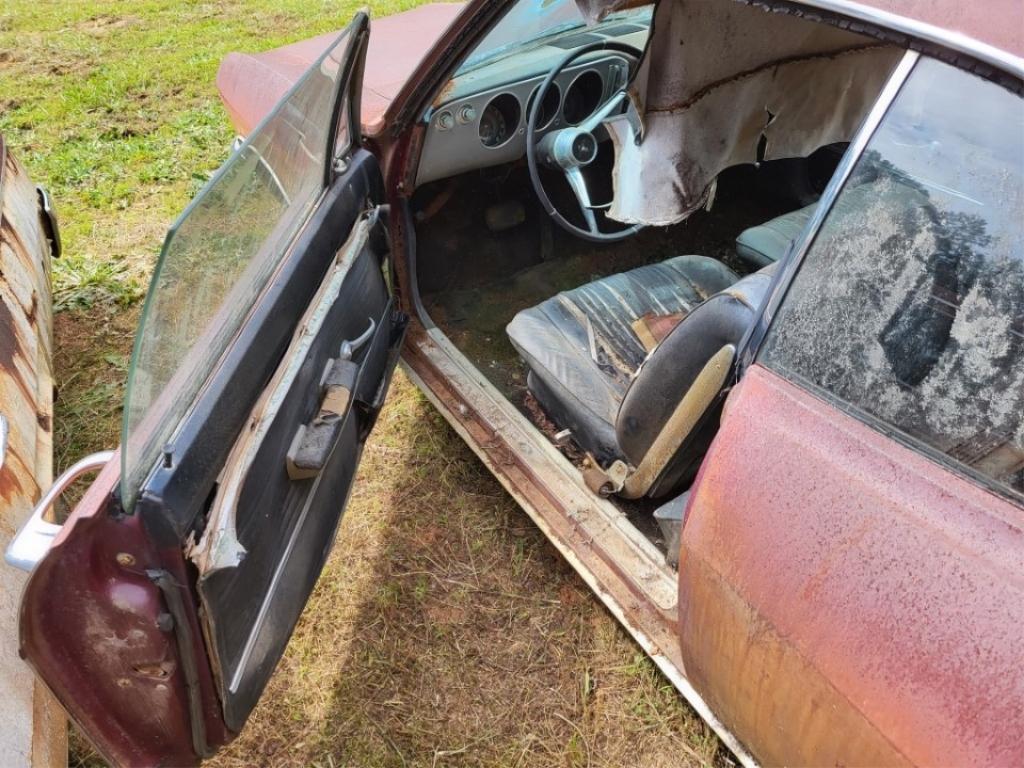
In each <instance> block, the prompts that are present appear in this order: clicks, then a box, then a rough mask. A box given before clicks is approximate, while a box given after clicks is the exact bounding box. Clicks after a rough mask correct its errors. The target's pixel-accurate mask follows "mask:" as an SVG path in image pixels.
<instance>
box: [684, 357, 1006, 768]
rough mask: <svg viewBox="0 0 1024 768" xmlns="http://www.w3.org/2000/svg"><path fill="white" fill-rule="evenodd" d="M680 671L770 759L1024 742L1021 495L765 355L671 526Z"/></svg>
mask: <svg viewBox="0 0 1024 768" xmlns="http://www.w3.org/2000/svg"><path fill="white" fill-rule="evenodd" d="M679 589H680V599H679V606H680V639H681V644H682V649H683V658H684V663H685V666H686V671H687V675H688V676H689V677H690V678H691V679H692V681H693V682H694V685H695V686H696V687H697V688H698V690H700V691H701V692H702V693H704V695H705V696H706V698H707V700H708V702H709V704H711V706H712V709H714V710H715V711H716V712H717V713H718V714H719V715H720V716H721V717H722V719H723V720H724V721H725V722H726V724H727V725H729V726H730V727H731V728H733V729H734V731H735V733H736V734H737V736H739V738H740V739H741V740H742V741H744V742H745V743H746V744H748V745H750V746H751V747H752V748H753V749H754V750H755V752H756V754H757V755H758V757H759V758H760V759H762V760H763V761H764V762H767V763H787V764H797V763H799V764H826V763H827V764H852V763H875V764H899V763H903V762H909V763H914V764H922V765H925V764H936V765H937V764H942V765H1010V764H1016V763H1018V762H1019V761H1020V759H1021V756H1022V755H1024V644H1022V643H1021V627H1022V626H1024V509H1022V508H1021V507H1020V506H1017V505H1015V504H1012V503H1010V502H1009V501H1007V500H1005V499H1003V498H1001V497H999V496H996V495H994V494H992V493H990V492H988V491H986V490H984V489H982V488H980V487H978V486H976V485H975V484H973V483H971V482H969V481H967V480H965V479H964V478H962V477H961V476H959V475H957V474H955V473H954V472H952V471H950V470H948V469H946V468H944V467H943V466H941V465H939V464H937V463H935V462H932V461H930V460H928V459H926V458H924V457H923V456H921V455H919V454H917V453H915V452H914V451H912V450H910V449H909V448H906V447H904V446H902V445H900V444H899V443H897V442H896V441H894V440H892V439H891V438H888V437H886V436H884V435H882V434H881V433H879V432H877V431H875V430H874V429H871V428H870V427H868V426H867V425H865V424H863V423H861V422H860V421H858V420H856V419H854V418H853V417H851V416H849V415H846V414H844V413H842V412H840V411H839V410H837V409H836V408H834V407H832V406H830V405H828V404H826V403H824V402H823V401H821V400H818V399H817V398H815V397H814V396H812V395H810V394H809V393H807V392H805V391H803V390H801V389H799V388H797V387H796V386H794V385H792V384H790V383H789V382H787V381H785V380H783V379H781V378H779V377H778V376H777V375H775V374H773V373H772V372H770V371H767V370H765V369H763V368H761V367H758V366H755V367H753V368H751V369H750V370H749V371H748V372H747V374H746V376H745V377H744V379H743V381H742V383H741V384H740V385H739V386H738V387H737V389H736V390H735V391H734V392H733V394H732V395H731V397H730V400H729V405H728V410H727V412H726V415H725V418H724V420H723V424H722V429H721V431H720V432H719V434H718V437H717V438H716V440H715V443H714V445H713V447H712V450H711V452H710V453H709V454H708V457H707V459H706V460H705V464H704V470H703V474H702V476H701V477H700V479H699V482H698V483H697V485H696V487H695V490H694V493H693V496H692V501H691V506H690V510H689V518H688V520H687V523H686V527H685V529H684V531H683V542H682V557H681V561H680V587H679Z"/></svg>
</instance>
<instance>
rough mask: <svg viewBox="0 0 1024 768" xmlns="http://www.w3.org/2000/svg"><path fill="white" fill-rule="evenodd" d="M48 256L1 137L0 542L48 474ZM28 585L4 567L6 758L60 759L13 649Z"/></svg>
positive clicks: (0, 640) (50, 713) (60, 737)
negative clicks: (1, 427)
mask: <svg viewBox="0 0 1024 768" xmlns="http://www.w3.org/2000/svg"><path fill="white" fill-rule="evenodd" d="M49 254H50V246H49V243H48V241H47V240H46V237H45V235H44V233H43V229H42V226H41V222H40V219H39V209H38V198H37V194H36V188H35V186H34V185H33V184H32V183H31V181H29V178H28V176H27V175H26V173H25V171H24V169H23V168H22V167H21V166H20V165H19V164H18V163H17V162H16V161H15V159H14V157H13V155H11V154H10V153H8V152H7V151H6V147H5V145H4V143H3V138H2V137H0V414H2V415H3V416H4V417H5V418H6V419H7V422H8V425H9V430H10V431H9V435H8V444H7V450H6V453H5V455H4V457H3V462H2V465H0V549H3V548H6V546H7V544H8V542H9V541H10V538H11V536H12V535H13V534H14V532H15V531H16V530H17V529H18V527H20V525H21V524H22V523H23V522H24V521H25V520H26V519H27V518H28V516H29V513H30V512H31V510H32V506H33V504H34V503H35V501H36V500H37V499H38V498H39V495H40V490H41V489H45V488H46V487H48V486H49V484H50V481H51V480H52V473H53V466H52V462H53V444H52V437H53V435H52V426H53V377H52V373H51V368H50V365H51V359H52V353H53V348H52V343H51V328H52V315H51V311H50V266H49V264H50V256H49ZM23 586H24V574H22V573H21V572H20V571H16V570H14V569H13V568H0V649H2V658H0V691H3V692H4V695H3V697H2V698H0V722H3V723H4V728H3V734H2V735H0V764H3V765H15V764H18V765H22V764H25V765H33V766H36V765H60V764H63V763H64V762H65V753H66V736H65V733H64V717H63V713H61V712H60V709H59V707H57V705H56V703H55V702H54V701H53V699H52V697H51V696H50V695H49V694H48V693H47V692H46V691H45V689H44V688H43V686H42V685H40V684H39V683H37V682H36V681H35V679H34V676H33V675H32V672H31V670H30V669H29V668H28V667H26V666H25V665H24V664H23V663H22V662H21V660H20V659H19V658H18V656H17V653H16V647H15V638H16V637H17V606H18V600H19V598H20V595H21V590H22V588H23Z"/></svg>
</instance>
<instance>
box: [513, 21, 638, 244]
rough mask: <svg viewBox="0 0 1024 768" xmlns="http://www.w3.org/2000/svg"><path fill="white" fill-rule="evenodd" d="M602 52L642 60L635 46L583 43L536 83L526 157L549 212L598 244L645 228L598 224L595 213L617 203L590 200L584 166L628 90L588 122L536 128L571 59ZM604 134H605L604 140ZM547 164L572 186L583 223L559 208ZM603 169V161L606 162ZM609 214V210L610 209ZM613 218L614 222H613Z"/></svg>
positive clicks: (528, 117)
mask: <svg viewBox="0 0 1024 768" xmlns="http://www.w3.org/2000/svg"><path fill="white" fill-rule="evenodd" d="M597 51H601V52H603V53H606V54H607V53H610V52H616V53H620V54H623V55H625V56H626V57H627V58H629V59H631V60H632V61H634V62H635V61H639V60H640V58H641V56H642V53H641V51H640V50H639V49H637V48H634V47H633V46H629V45H625V44H624V43H617V42H609V41H603V42H600V43H591V44H589V45H584V46H582V47H580V48H577V49H576V50H574V51H572V52H571V53H569V54H568V55H566V57H565V58H564V59H562V61H561V62H559V64H558V65H556V66H555V68H554V69H553V70H552V71H551V72H550V73H549V74H548V76H547V77H546V78H545V79H544V82H542V83H541V84H540V86H538V87H537V90H536V91H535V92H534V94H533V96H532V97H531V101H532V107H530V108H529V109H528V110H527V115H526V160H527V165H528V167H529V169H530V181H531V183H532V184H533V189H534V191H535V192H536V193H537V199H538V200H539V201H540V204H541V206H542V207H543V209H544V210H545V211H546V212H547V214H548V215H549V216H551V218H552V219H553V220H554V221H555V223H557V224H558V226H560V227H562V228H563V229H564V230H566V231H567V232H571V233H572V234H573V235H576V236H577V237H581V238H583V239H584V240H591V241H594V242H602V243H603V242H614V241H616V240H623V239H625V238H627V237H632V236H633V235H635V234H636V233H637V232H638V231H639V230H640V229H641V225H639V224H634V225H632V226H628V225H627V226H623V227H622V228H618V227H617V225H616V224H614V223H612V224H610V225H608V226H607V227H606V229H608V228H610V229H611V231H602V230H601V228H600V226H598V219H599V218H601V217H599V216H597V214H596V212H597V211H599V210H606V209H608V208H610V207H612V204H611V203H604V204H598V205H595V204H594V203H593V201H592V200H591V199H590V189H589V187H588V186H587V179H586V174H585V172H584V168H586V167H587V166H589V165H591V164H592V163H593V162H594V160H595V159H596V158H597V155H598V142H599V141H602V140H603V139H606V138H607V137H600V134H599V135H598V136H595V135H594V131H595V130H597V129H599V128H601V126H602V124H603V123H604V122H605V121H606V120H607V119H608V118H609V117H611V116H612V115H614V114H617V112H621V111H622V108H623V105H624V104H625V103H626V100H627V98H628V94H627V92H626V89H625V88H623V89H621V90H618V91H616V92H615V93H613V94H612V95H611V97H609V98H608V99H607V100H606V101H605V102H604V103H603V104H601V105H600V106H598V107H597V109H595V110H594V112H593V114H591V115H590V116H589V117H587V118H586V119H585V120H583V121H582V122H581V123H580V124H579V125H575V126H566V127H564V128H561V129H559V130H554V131H550V130H549V131H547V132H544V131H542V130H540V129H538V127H537V121H538V116H539V114H540V105H541V104H543V103H544V98H545V96H546V95H547V93H548V90H549V89H550V88H551V87H552V86H553V84H554V82H555V80H556V78H557V77H558V76H559V75H561V74H562V72H563V71H565V69H566V67H568V66H569V65H570V64H571V63H572V62H574V61H575V60H577V59H578V58H580V57H581V56H586V55H587V54H590V53H595V52H597ZM599 137H600V138H599ZM542 162H543V163H544V165H545V166H546V167H548V168H558V169H561V171H562V173H563V174H564V175H565V179H566V181H567V182H568V183H569V186H570V187H571V188H572V191H573V195H574V196H575V197H576V202H577V204H578V205H579V209H580V212H581V214H582V215H583V221H584V226H580V225H578V224H576V223H574V222H571V221H569V220H568V219H566V218H565V216H563V215H562V214H561V213H559V211H558V209H557V208H556V207H555V205H554V203H552V201H551V198H550V197H549V196H548V193H547V191H545V189H544V184H543V182H542V181H541V177H540V167H541V163H542ZM602 167H603V164H602ZM605 216H607V213H605ZM609 221H610V220H609Z"/></svg>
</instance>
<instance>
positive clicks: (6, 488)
mask: <svg viewBox="0 0 1024 768" xmlns="http://www.w3.org/2000/svg"><path fill="white" fill-rule="evenodd" d="M24 495H25V487H24V486H23V485H22V484H21V481H19V480H18V475H17V473H16V472H13V471H11V470H10V468H8V469H0V499H3V500H4V501H5V502H8V503H10V502H11V500H12V499H16V498H20V497H22V496H24Z"/></svg>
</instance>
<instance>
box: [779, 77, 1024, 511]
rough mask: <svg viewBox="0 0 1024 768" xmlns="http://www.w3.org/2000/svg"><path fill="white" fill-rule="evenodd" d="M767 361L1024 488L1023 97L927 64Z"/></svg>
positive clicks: (884, 131) (817, 255) (880, 135)
mask: <svg viewBox="0 0 1024 768" xmlns="http://www.w3.org/2000/svg"><path fill="white" fill-rule="evenodd" d="M760 359H761V361H762V362H763V363H765V364H766V365H767V366H769V367H771V368H773V369H775V370H777V371H779V372H780V373H782V374H783V375H785V376H787V377H789V378H791V379H794V380H797V381H799V382H802V383H807V384H810V385H811V386H812V388H819V389H820V390H824V391H825V392H826V393H828V395H830V396H832V398H833V399H834V400H836V401H838V402H839V404H840V405H845V406H847V407H849V408H851V409H852V410H853V411H854V412H855V413H866V414H869V415H870V416H871V417H874V418H873V419H868V421H869V422H872V421H873V422H874V423H875V424H876V425H877V426H881V427H882V428H883V429H886V430H887V431H889V430H891V431H893V432H894V433H895V434H896V435H897V436H902V438H904V439H909V440H910V441H911V442H912V443H917V444H923V445H924V446H927V448H928V449H930V451H933V452H937V454H933V455H936V456H937V457H938V456H939V455H941V456H942V457H944V459H945V460H946V461H947V462H949V461H951V462H952V464H953V465H954V466H958V467H961V468H963V469H966V470H967V471H968V472H969V473H970V474H973V475H974V476H975V477H978V478H983V479H984V480H986V481H988V482H991V483H995V484H996V487H998V488H999V489H1001V490H1002V491H1004V492H1008V493H1009V494H1011V495H1018V496H1024V100H1022V99H1021V98H1020V97H1018V96H1016V95H1014V94H1012V93H1010V92H1009V91H1007V90H1005V89H1003V88H1002V87H1000V86H998V85H995V84H993V83H990V82H988V81H984V80H982V79H980V78H978V77H975V76H973V75H970V74H967V73H965V72H962V71H960V70H958V69H955V68H953V67H950V66H948V65H945V64H942V63H940V62H937V61H934V60H929V59H922V60H921V61H920V62H919V63H918V65H917V66H916V67H915V69H914V71H913V72H912V73H911V75H910V77H909V79H908V80H907V82H906V83H905V84H904V86H903V88H902V90H901V92H900V93H899V95H898V96H897V98H896V100H895V101H894V103H893V105H892V107H891V108H890V109H889V112H888V114H887V115H886V117H885V118H884V120H883V121H882V123H881V125H880V126H879V128H878V130H877V131H876V132H875V135H874V137H873V138H872V140H871V142H870V143H869V145H868V147H867V149H866V151H865V152H864V154H863V156H862V157H861V159H860V160H859V162H858V167H857V168H856V169H855V171H854V173H853V174H852V176H851V181H850V182H848V183H847V185H846V188H844V189H843V190H842V191H841V192H840V194H839V197H838V198H837V200H836V202H835V205H834V206H833V207H832V209H831V210H830V211H829V213H828V216H827V218H826V219H825V221H824V223H823V225H822V227H821V230H820V231H819V233H818V235H817V237H816V239H815V241H814V243H813V244H812V245H811V247H810V249H809V251H808V252H807V255H806V258H805V260H804V263H803V265H802V266H801V268H800V271H799V273H798V274H797V275H796V277H795V279H794V281H793V284H792V286H791V287H790V289H789V292H788V294H787V295H786V298H785V299H784V301H783V304H782V306H781V308H780V310H779V312H778V315H777V316H776V318H775V320H774V322H773V325H772V328H771V330H770V332H769V335H768V338H767V339H766V342H765V345H764V347H763V349H762V352H761V357H760Z"/></svg>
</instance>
